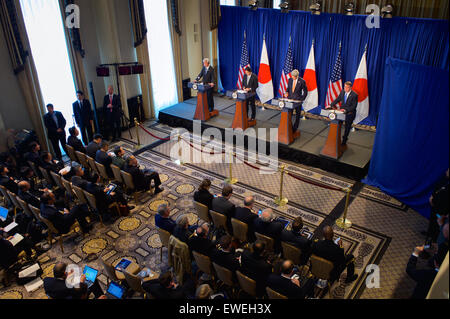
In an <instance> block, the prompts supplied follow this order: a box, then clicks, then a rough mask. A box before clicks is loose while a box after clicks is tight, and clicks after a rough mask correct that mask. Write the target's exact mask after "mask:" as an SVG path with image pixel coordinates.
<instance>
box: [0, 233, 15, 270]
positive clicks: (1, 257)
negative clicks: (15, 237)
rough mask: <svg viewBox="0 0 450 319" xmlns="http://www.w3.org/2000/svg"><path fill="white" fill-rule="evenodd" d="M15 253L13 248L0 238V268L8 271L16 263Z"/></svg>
mask: <svg viewBox="0 0 450 319" xmlns="http://www.w3.org/2000/svg"><path fill="white" fill-rule="evenodd" d="M17 255H18V253H17V251H16V249H15V248H14V246H13V245H12V244H11V243H10V242H9V240H6V239H4V238H1V237H0V267H1V268H4V269H8V268H9V267H11V266H12V265H13V264H14V263H15V262H17Z"/></svg>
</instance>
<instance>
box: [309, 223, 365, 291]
mask: <svg viewBox="0 0 450 319" xmlns="http://www.w3.org/2000/svg"><path fill="white" fill-rule="evenodd" d="M323 236H324V237H325V239H324V240H321V241H318V242H315V243H313V245H312V254H314V255H316V256H319V257H322V258H324V259H326V260H329V261H331V262H332V263H333V264H334V269H333V271H332V272H331V281H332V282H333V281H335V280H336V279H339V276H340V275H341V273H342V272H343V271H344V269H345V268H347V279H346V280H345V282H346V283H351V282H353V281H355V280H356V278H358V275H357V274H355V257H353V255H351V254H348V255H345V252H344V248H343V246H342V240H339V242H338V243H337V244H336V243H335V242H334V241H333V237H334V232H333V228H331V227H330V226H325V227H324V228H323Z"/></svg>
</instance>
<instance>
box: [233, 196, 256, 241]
mask: <svg viewBox="0 0 450 319" xmlns="http://www.w3.org/2000/svg"><path fill="white" fill-rule="evenodd" d="M254 204H255V199H254V198H253V196H248V197H246V198H245V199H244V207H237V208H236V213H235V215H234V218H236V219H239V220H240V221H241V222H243V223H246V224H247V226H248V232H247V237H248V241H249V242H253V241H255V239H256V238H255V231H254V229H253V223H254V222H255V219H257V218H258V214H257V213H256V212H255V211H254V210H253V205H254Z"/></svg>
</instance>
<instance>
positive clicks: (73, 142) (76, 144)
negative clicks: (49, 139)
mask: <svg viewBox="0 0 450 319" xmlns="http://www.w3.org/2000/svg"><path fill="white" fill-rule="evenodd" d="M67 144H68V145H70V146H72V147H73V149H74V150H75V151H78V152H81V153H84V154H86V148H85V147H84V145H83V143H82V142H81V140H80V139H79V138H78V137H76V136H72V135H71V136H69V138H68V139H67Z"/></svg>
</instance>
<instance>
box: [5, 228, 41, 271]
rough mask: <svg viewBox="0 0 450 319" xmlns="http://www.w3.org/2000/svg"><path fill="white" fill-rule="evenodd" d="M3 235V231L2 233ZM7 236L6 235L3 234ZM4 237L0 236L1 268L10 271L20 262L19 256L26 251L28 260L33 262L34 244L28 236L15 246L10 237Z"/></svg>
mask: <svg viewBox="0 0 450 319" xmlns="http://www.w3.org/2000/svg"><path fill="white" fill-rule="evenodd" d="M1 233H3V230H2V231H1ZM3 235H6V233H3ZM3 235H0V268H4V269H8V268H9V267H11V266H12V265H14V264H15V263H16V262H17V261H18V256H19V254H20V253H21V252H22V251H24V252H25V254H26V258H27V259H28V260H32V258H31V256H32V253H33V252H32V250H31V249H32V247H33V244H32V242H31V241H30V240H29V239H28V236H26V235H25V234H22V235H24V239H22V240H21V241H20V242H19V243H17V244H16V245H15V246H14V245H13V244H12V243H11V242H10V241H9V240H8V239H11V236H10V237H7V238H4V237H3Z"/></svg>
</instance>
